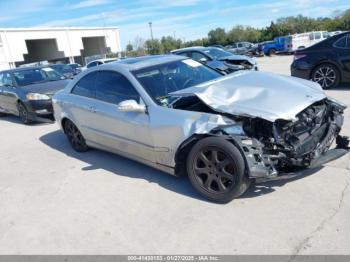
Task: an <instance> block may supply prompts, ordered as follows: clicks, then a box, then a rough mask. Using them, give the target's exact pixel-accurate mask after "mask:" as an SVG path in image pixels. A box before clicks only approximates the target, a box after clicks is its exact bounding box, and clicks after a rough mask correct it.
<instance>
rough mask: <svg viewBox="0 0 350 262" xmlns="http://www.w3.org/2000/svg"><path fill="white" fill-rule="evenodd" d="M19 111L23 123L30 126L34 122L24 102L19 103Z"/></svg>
mask: <svg viewBox="0 0 350 262" xmlns="http://www.w3.org/2000/svg"><path fill="white" fill-rule="evenodd" d="M17 109H18V115H19V118H20V119H21V121H22V123H23V124H25V125H28V124H30V123H31V122H32V121H31V120H30V119H29V113H28V110H27V108H26V106H25V105H24V104H23V103H22V102H18V104H17Z"/></svg>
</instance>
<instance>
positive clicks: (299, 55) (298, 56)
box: [294, 54, 306, 61]
mask: <svg viewBox="0 0 350 262" xmlns="http://www.w3.org/2000/svg"><path fill="white" fill-rule="evenodd" d="M304 57H306V55H303V54H295V55H294V61H295V60H298V59H300V58H304Z"/></svg>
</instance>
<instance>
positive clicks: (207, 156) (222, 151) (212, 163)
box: [187, 137, 250, 203]
mask: <svg viewBox="0 0 350 262" xmlns="http://www.w3.org/2000/svg"><path fill="white" fill-rule="evenodd" d="M244 171H245V165H244V160H243V157H242V155H241V153H240V151H239V150H238V149H237V148H236V147H235V146H234V145H233V144H231V143H230V142H229V141H227V140H225V139H223V138H220V137H207V138H204V139H202V140H200V141H199V142H197V143H196V144H195V145H194V146H193V148H192V149H191V151H190V153H189V155H188V157H187V173H188V177H189V179H190V181H191V184H192V186H193V187H194V188H195V189H196V190H197V191H198V192H199V193H200V194H201V195H202V196H204V197H205V198H207V199H209V200H211V201H213V202H217V203H228V202H230V201H231V200H233V199H234V198H237V197H239V196H240V195H242V194H243V193H244V192H245V191H246V190H247V188H248V187H249V185H250V181H249V179H248V178H246V177H245V176H244Z"/></svg>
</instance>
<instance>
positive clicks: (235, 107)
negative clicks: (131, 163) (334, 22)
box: [53, 55, 349, 203]
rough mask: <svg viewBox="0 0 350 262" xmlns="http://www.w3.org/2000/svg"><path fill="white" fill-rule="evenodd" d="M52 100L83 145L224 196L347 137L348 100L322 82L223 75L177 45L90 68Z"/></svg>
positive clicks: (325, 154) (309, 160)
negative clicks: (175, 49)
mask: <svg viewBox="0 0 350 262" xmlns="http://www.w3.org/2000/svg"><path fill="white" fill-rule="evenodd" d="M53 106H54V112H55V118H56V120H57V122H58V123H59V124H60V126H61V127H62V129H63V131H64V133H65V134H66V135H67V137H68V139H69V142H70V143H71V145H72V147H73V148H74V149H75V150H76V151H79V152H83V151H86V150H88V148H89V147H92V148H99V149H102V150H107V151H110V152H114V153H117V154H121V155H123V156H127V157H129V158H132V159H134V160H137V161H140V162H142V163H145V164H147V165H150V166H153V167H155V168H158V169H160V170H163V171H165V172H168V173H170V174H174V175H180V174H185V175H188V177H189V179H190V181H191V183H192V185H193V187H194V188H195V189H196V190H197V191H198V192H199V193H200V194H202V195H203V196H205V197H206V198H208V199H210V200H212V201H215V202H219V203H226V202H229V201H231V200H232V199H234V198H236V197H238V196H240V195H241V194H243V193H244V192H245V191H246V189H247V188H248V187H249V185H250V182H251V181H253V180H259V179H260V180H266V179H276V178H278V177H279V176H281V175H285V174H286V173H288V172H289V173H290V172H291V171H295V170H296V169H302V168H310V167H315V166H318V165H322V164H324V163H326V162H328V161H331V160H333V159H335V158H338V157H340V156H341V155H344V154H345V153H347V150H348V144H349V140H348V138H347V137H344V136H340V135H339V133H340V130H341V127H342V124H343V111H344V109H345V108H346V107H345V106H344V105H343V104H342V103H340V102H337V101H335V100H333V99H331V98H328V97H327V96H326V95H325V93H324V91H323V90H322V88H321V87H320V86H319V85H318V84H316V83H313V82H310V81H306V80H302V79H297V78H293V77H286V76H281V75H275V74H270V73H263V72H256V71H240V72H236V73H233V74H231V75H227V76H223V75H221V74H220V73H218V72H217V71H214V70H213V69H210V68H208V67H206V66H205V65H202V64H200V63H198V62H196V61H193V60H191V59H188V58H186V57H181V56H176V55H164V56H149V57H141V58H131V59H125V60H122V61H119V62H113V63H109V64H106V65H101V66H99V67H96V68H93V69H89V70H86V71H84V72H83V73H81V74H79V75H78V76H77V77H76V78H74V80H73V81H71V82H70V83H69V84H68V85H67V87H66V88H65V89H64V90H62V91H60V92H58V93H57V94H56V95H55V96H54V97H53ZM333 142H336V143H333ZM334 144H336V145H335V148H333V149H331V147H333V145H334Z"/></svg>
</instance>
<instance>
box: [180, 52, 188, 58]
mask: <svg viewBox="0 0 350 262" xmlns="http://www.w3.org/2000/svg"><path fill="white" fill-rule="evenodd" d="M178 55H183V56H187V57H191V53H190V52H183V53H179V54H178Z"/></svg>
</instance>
